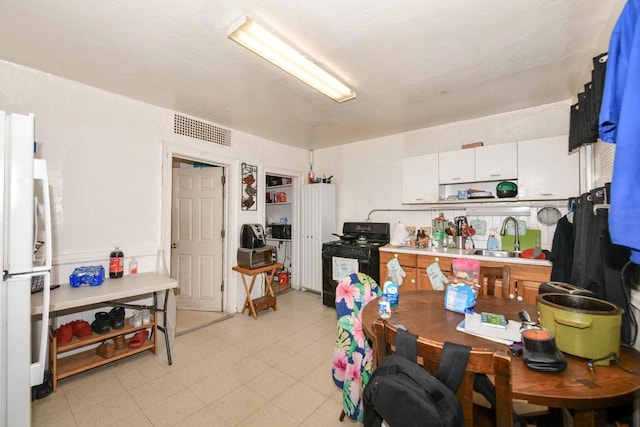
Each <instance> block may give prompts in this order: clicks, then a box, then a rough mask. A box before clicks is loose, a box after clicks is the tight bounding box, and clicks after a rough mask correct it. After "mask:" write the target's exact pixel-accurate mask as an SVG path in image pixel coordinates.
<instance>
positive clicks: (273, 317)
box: [32, 291, 361, 427]
mask: <svg viewBox="0 0 640 427" xmlns="http://www.w3.org/2000/svg"><path fill="white" fill-rule="evenodd" d="M278 308H279V310H278V311H277V312H274V311H273V310H269V311H263V312H261V313H260V314H259V316H258V319H257V320H255V319H253V318H252V317H250V316H247V315H246V313H245V315H244V316H242V315H236V316H234V317H232V318H231V319H228V320H225V321H222V322H219V323H215V324H213V325H211V326H208V327H205V328H202V329H198V330H195V331H193V332H190V333H187V334H184V335H180V336H178V337H176V341H175V343H174V346H173V348H172V356H173V365H172V366H169V365H168V364H167V359H166V356H165V355H164V354H161V355H158V356H154V355H153V354H152V353H151V352H148V351H147V352H144V353H141V354H138V355H135V356H131V357H128V358H126V359H122V360H119V361H116V362H113V363H110V364H107V365H104V366H102V367H99V368H95V369H92V370H90V371H87V372H84V373H81V374H78V375H74V376H72V377H69V378H66V379H64V380H61V381H60V382H59V384H58V385H59V387H58V391H57V392H56V393H52V394H51V395H49V396H48V397H46V398H44V399H40V400H36V401H35V402H33V404H32V425H33V426H48V427H54V426H92V427H93V426H136V427H142V426H212V427H216V426H220V427H230V426H261V427H271V426H273V427H288V426H304V427H331V426H336V427H337V426H342V427H345V426H349V425H354V426H357V425H358V424H353V423H351V422H350V421H348V419H345V421H344V422H342V423H340V421H339V420H338V416H339V414H340V411H341V409H342V406H341V402H342V400H341V399H342V395H341V392H340V390H338V388H336V386H335V385H334V384H333V380H332V378H331V364H332V355H333V346H334V344H335V328H336V312H335V310H334V309H330V308H327V307H325V306H323V305H322V303H321V301H320V296H319V295H318V294H314V293H312V292H299V291H291V292H288V293H284V294H282V295H280V296H278ZM359 425H361V424H359Z"/></svg>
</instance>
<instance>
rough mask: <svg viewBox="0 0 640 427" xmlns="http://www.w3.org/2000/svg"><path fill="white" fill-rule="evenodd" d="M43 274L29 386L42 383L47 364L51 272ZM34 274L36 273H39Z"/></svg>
mask: <svg viewBox="0 0 640 427" xmlns="http://www.w3.org/2000/svg"><path fill="white" fill-rule="evenodd" d="M40 274H42V275H43V276H44V289H43V290H42V292H43V293H42V321H41V322H40V323H41V325H40V336H39V337H38V341H39V347H38V360H36V361H35V362H33V363H31V386H35V385H40V384H42V380H43V378H44V371H45V367H46V366H47V340H48V339H49V299H50V296H51V273H49V272H48V271H45V272H44V273H40ZM40 274H36V275H40Z"/></svg>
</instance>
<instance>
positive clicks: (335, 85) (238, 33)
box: [227, 16, 356, 102]
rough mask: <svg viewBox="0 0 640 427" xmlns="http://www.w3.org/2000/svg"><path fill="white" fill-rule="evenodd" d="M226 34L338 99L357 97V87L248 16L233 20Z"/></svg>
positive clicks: (342, 100)
mask: <svg viewBox="0 0 640 427" xmlns="http://www.w3.org/2000/svg"><path fill="white" fill-rule="evenodd" d="M227 37H229V38H230V39H231V40H233V41H235V42H236V43H238V44H240V45H242V46H244V47H245V48H247V49H249V50H250V51H252V52H253V53H255V54H256V55H258V56H261V57H262V58H264V59H266V60H267V61H269V62H271V63H272V64H273V65H276V66H277V67H279V68H281V69H282V70H284V71H286V72H287V73H289V74H291V75H292V76H294V77H296V78H298V79H300V80H302V81H303V82H305V83H306V84H308V85H309V86H311V87H312V88H314V89H316V90H318V91H320V92H322V93H324V94H325V95H327V96H328V97H329V98H332V99H333V100H335V101H337V102H344V101H348V100H350V99H353V98H355V97H356V93H355V91H354V90H352V89H351V88H349V87H348V86H346V85H345V84H343V83H342V82H340V81H339V80H338V79H336V78H335V77H333V76H332V75H331V74H329V73H327V72H326V71H324V70H323V69H322V68H320V67H318V66H317V65H316V64H314V63H313V62H311V61H310V60H309V59H307V58H306V57H305V56H304V55H302V54H301V53H299V52H298V51H296V50H295V49H293V48H292V47H291V46H289V45H288V44H286V43H285V42H283V41H282V40H280V39H279V38H277V37H276V36H274V35H273V34H271V33H270V32H269V31H267V30H265V29H264V28H263V27H261V26H260V25H259V24H257V23H256V22H255V21H253V20H252V19H251V18H249V17H248V16H243V17H242V18H240V19H239V20H238V21H237V22H236V23H234V24H233V25H232V26H231V27H230V28H229V31H228V33H227Z"/></svg>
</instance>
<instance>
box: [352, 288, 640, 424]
mask: <svg viewBox="0 0 640 427" xmlns="http://www.w3.org/2000/svg"><path fill="white" fill-rule="evenodd" d="M476 310H477V311H478V312H481V311H488V312H491V313H502V314H504V315H505V317H506V318H507V319H510V320H519V319H518V312H520V311H521V310H527V311H528V312H529V314H530V315H531V317H532V318H537V313H538V310H537V307H536V306H535V305H532V304H526V303H523V302H518V301H508V300H505V299H502V298H499V297H493V296H488V295H480V296H479V297H478V302H477V306H476ZM391 313H392V315H391V319H389V320H390V321H391V322H392V323H401V324H403V325H405V326H406V327H407V329H409V330H410V331H411V332H413V333H414V334H416V335H418V336H422V337H425V338H429V339H430V340H433V341H439V342H446V341H448V342H453V343H456V344H462V345H468V346H471V347H475V348H503V349H507V348H508V347H507V346H506V345H504V344H498V343H494V342H492V341H489V340H486V339H483V338H479V337H475V336H473V335H469V334H466V333H464V332H460V331H457V330H456V327H457V326H458V324H459V323H460V322H461V321H462V320H463V319H464V315H462V314H458V313H454V312H452V311H449V310H445V309H444V292H442V291H406V292H401V293H400V301H399V304H398V307H394V308H392V309H391ZM377 318H378V304H377V301H376V300H374V301H371V302H370V303H369V304H367V305H366V306H365V308H364V310H363V311H362V325H363V327H364V329H365V333H366V334H367V336H369V337H373V327H372V325H373V322H374V321H375V320H376V319H377ZM620 353H621V354H620V361H621V363H622V365H623V366H625V367H626V368H629V369H635V370H637V369H640V354H638V352H637V351H636V350H634V349H632V348H628V347H621V348H620ZM565 357H566V358H567V362H568V365H567V369H565V370H564V371H563V372H559V373H548V372H536V371H532V370H530V369H528V368H527V367H526V366H525V364H524V362H523V360H522V357H513V358H512V359H511V381H512V384H513V386H512V390H513V397H514V398H515V399H523V400H526V401H528V402H529V403H531V404H534V405H543V406H549V407H551V408H567V409H571V410H572V411H573V418H574V424H575V425H576V426H580V427H583V426H586V427H597V426H602V425H605V424H606V408H609V407H613V406H618V405H622V404H625V403H628V402H632V401H633V400H634V399H639V398H640V376H638V375H635V374H632V373H628V372H625V371H623V370H622V369H620V368H619V367H618V366H616V364H615V363H614V362H611V364H610V365H609V366H600V365H597V366H596V367H595V373H591V372H590V371H589V369H588V367H587V360H586V359H582V358H579V357H574V356H570V355H568V354H565Z"/></svg>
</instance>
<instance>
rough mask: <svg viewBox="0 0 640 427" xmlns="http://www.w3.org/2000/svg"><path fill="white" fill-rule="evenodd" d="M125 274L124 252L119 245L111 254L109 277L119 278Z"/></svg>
mask: <svg viewBox="0 0 640 427" xmlns="http://www.w3.org/2000/svg"><path fill="white" fill-rule="evenodd" d="M123 274H124V253H122V251H121V250H120V248H119V247H118V246H116V248H115V249H114V250H113V251H112V252H111V255H110V256H109V278H111V279H117V278H118V277H122V276H123Z"/></svg>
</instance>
